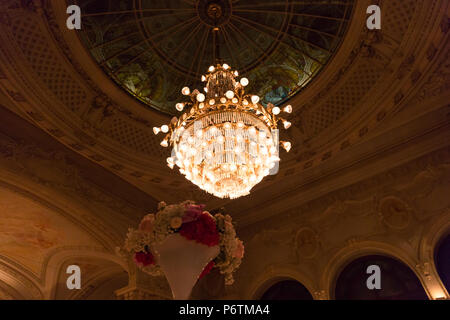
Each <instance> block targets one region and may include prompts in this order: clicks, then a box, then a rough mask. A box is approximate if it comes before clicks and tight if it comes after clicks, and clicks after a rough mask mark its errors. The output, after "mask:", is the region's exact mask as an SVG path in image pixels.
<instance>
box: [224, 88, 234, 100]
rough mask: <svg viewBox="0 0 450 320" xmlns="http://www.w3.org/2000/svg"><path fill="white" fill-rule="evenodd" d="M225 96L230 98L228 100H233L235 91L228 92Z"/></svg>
mask: <svg viewBox="0 0 450 320" xmlns="http://www.w3.org/2000/svg"><path fill="white" fill-rule="evenodd" d="M225 96H226V97H227V98H228V99H230V100H231V99H233V98H234V92H233V91H231V90H228V91H227V92H226V93H225Z"/></svg>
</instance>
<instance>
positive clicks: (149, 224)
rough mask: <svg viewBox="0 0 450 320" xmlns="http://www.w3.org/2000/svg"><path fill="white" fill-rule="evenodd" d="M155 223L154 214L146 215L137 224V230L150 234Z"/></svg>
mask: <svg viewBox="0 0 450 320" xmlns="http://www.w3.org/2000/svg"><path fill="white" fill-rule="evenodd" d="M154 222H155V215H154V214H148V215H146V216H145V217H144V218H143V219H142V221H141V223H140V224H139V230H141V231H144V232H148V233H150V232H152V231H153V224H154Z"/></svg>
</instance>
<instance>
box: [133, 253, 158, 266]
mask: <svg viewBox="0 0 450 320" xmlns="http://www.w3.org/2000/svg"><path fill="white" fill-rule="evenodd" d="M134 262H136V264H137V265H138V266H140V267H146V266H148V265H152V264H155V258H154V257H153V255H152V254H151V253H150V252H148V253H147V252H142V251H141V252H136V253H135V254H134Z"/></svg>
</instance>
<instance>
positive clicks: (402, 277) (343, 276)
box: [335, 255, 428, 300]
mask: <svg viewBox="0 0 450 320" xmlns="http://www.w3.org/2000/svg"><path fill="white" fill-rule="evenodd" d="M370 265H377V266H379V267H380V272H381V289H379V290H378V289H373V290H370V289H368V288H367V283H366V282H367V279H368V278H369V277H370V276H371V274H372V273H370V274H368V273H367V272H366V270H367V267H368V266H370ZM335 298H336V300H427V299H428V296H427V294H426V293H425V290H424V289H423V287H422V284H421V283H420V281H419V279H418V278H417V276H416V275H415V274H414V272H413V271H412V270H411V269H410V268H409V267H408V266H407V265H405V264H404V263H402V262H400V261H398V260H396V259H393V258H390V257H386V256H380V255H371V256H365V257H361V258H358V259H356V260H354V261H352V262H351V263H350V264H348V265H347V266H346V267H345V268H344V270H342V272H341V273H340V275H339V277H338V278H337V281H336V287H335Z"/></svg>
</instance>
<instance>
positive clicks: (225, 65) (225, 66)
mask: <svg viewBox="0 0 450 320" xmlns="http://www.w3.org/2000/svg"><path fill="white" fill-rule="evenodd" d="M222 68H224V69H225V70H228V69H230V66H229V65H227V64H226V63H224V64H223V66H222Z"/></svg>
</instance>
